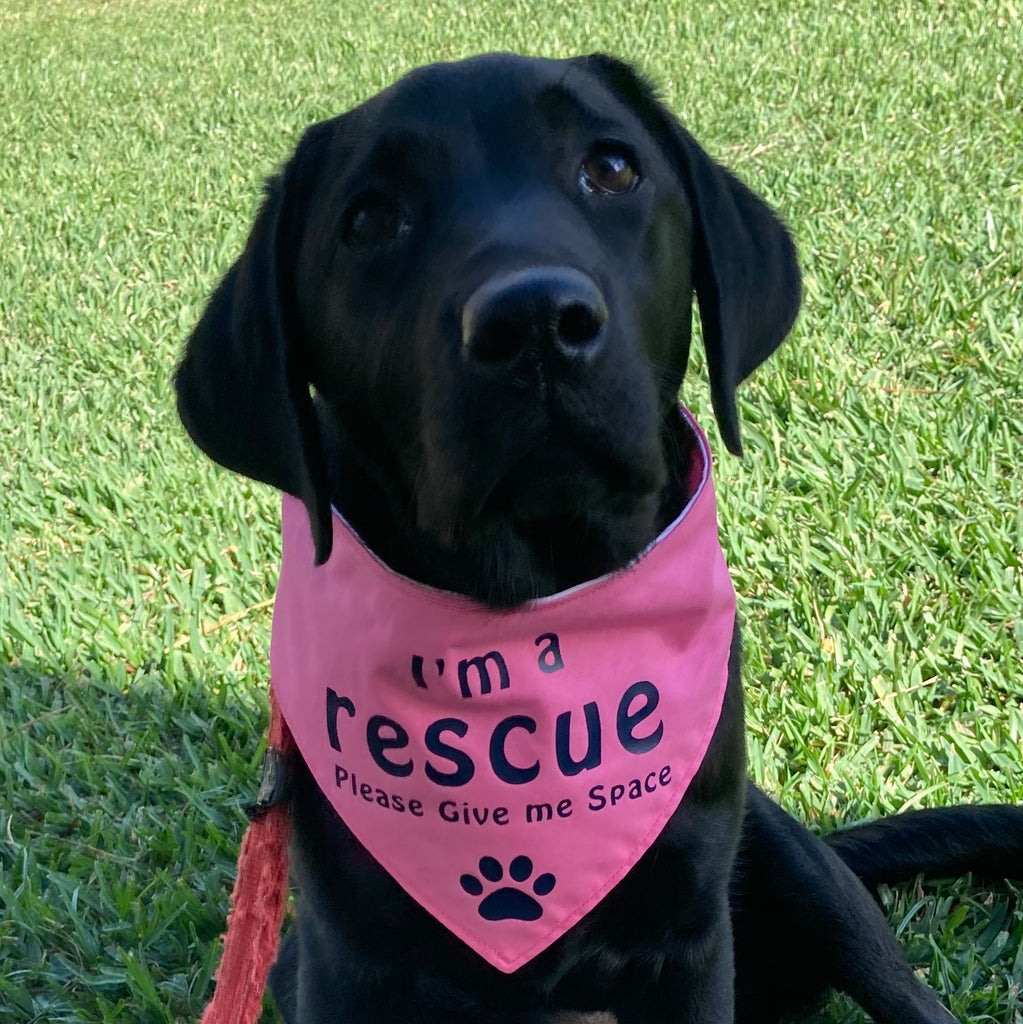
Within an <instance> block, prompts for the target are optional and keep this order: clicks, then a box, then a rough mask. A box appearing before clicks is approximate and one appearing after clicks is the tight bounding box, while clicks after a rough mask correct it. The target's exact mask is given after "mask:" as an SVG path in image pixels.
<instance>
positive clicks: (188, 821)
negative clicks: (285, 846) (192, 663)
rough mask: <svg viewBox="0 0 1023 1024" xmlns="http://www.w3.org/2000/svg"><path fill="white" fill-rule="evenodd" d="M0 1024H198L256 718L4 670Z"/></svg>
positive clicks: (193, 691)
mask: <svg viewBox="0 0 1023 1024" xmlns="http://www.w3.org/2000/svg"><path fill="white" fill-rule="evenodd" d="M0 707H2V708H3V712H2V716H0V778H2V779H3V787H4V794H5V795H4V799H3V801H2V805H0V949H2V950H3V957H2V959H3V962H4V967H3V970H2V971H0V1020H2V1021H4V1022H5V1024H6V1022H11V1024H14V1022H19V1024H20V1022H30V1021H47V1022H55V1021H75V1022H83V1024H84V1022H90V1024H91V1022H107V1021H113V1020H115V1019H116V1020H124V1019H126V1016H127V1019H131V1020H132V1021H135V1022H138V1024H157V1022H168V1024H170V1022H177V1021H191V1020H198V1018H199V1016H200V1014H201V1011H202V1007H203V1006H204V1004H205V1002H206V999H207V998H208V995H209V993H210V991H211V988H212V982H211V979H212V975H213V972H214V970H215V967H216V961H217V957H218V956H219V943H218V941H217V939H218V936H219V935H220V933H221V931H222V929H223V926H224V918H225V915H226V912H227V902H228V897H229V895H230V891H231V885H232V882H233V878H234V871H235V857H236V854H237V847H238V843H239V841H240V838H241V835H242V833H243V831H244V828H245V817H244V814H243V812H242V807H243V806H244V805H245V803H247V802H248V801H250V800H251V799H252V795H253V793H254V792H255V788H256V786H257V784H258V780H257V776H258V760H259V754H260V748H261V737H262V734H263V729H264V723H265V708H263V707H261V706H260V704H259V701H258V700H254V699H251V698H248V697H246V698H244V699H235V698H234V697H233V696H230V695H224V694H212V693H209V692H207V691H206V689H205V688H204V687H203V686H202V685H201V684H199V683H196V682H193V683H188V684H168V682H167V681H166V680H165V679H163V678H161V677H159V676H156V675H151V676H148V677H143V678H141V679H138V680H136V681H134V682H133V683H132V684H131V685H130V686H128V687H124V686H123V685H122V684H121V683H117V684H116V685H115V684H113V683H111V682H110V680H109V679H106V678H104V677H103V676H102V675H101V674H100V673H99V672H98V671H93V672H90V673H88V674H82V675H80V676H77V677H76V676H62V675H56V674H53V673H51V672H48V671H47V670H46V669H43V668H38V667H35V666H31V665H23V664H16V665H3V666H0Z"/></svg>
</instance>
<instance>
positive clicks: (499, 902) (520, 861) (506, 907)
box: [459, 856, 557, 921]
mask: <svg viewBox="0 0 1023 1024" xmlns="http://www.w3.org/2000/svg"><path fill="white" fill-rule="evenodd" d="M479 873H480V874H481V875H482V876H483V878H484V879H486V881H488V882H490V883H491V884H492V885H497V883H498V882H500V881H501V880H502V879H503V878H504V868H503V867H501V862H500V861H499V860H498V859H497V858H496V857H481V858H480V863H479ZM508 875H509V876H510V878H511V881H512V882H515V883H516V884H515V885H502V886H501V887H500V888H499V889H494V890H493V891H492V892H490V893H489V894H488V895H487V896H484V897H483V899H482V900H480V905H479V907H478V911H479V915H480V917H482V918H483V920H484V921H510V920H514V921H536V920H539V918H540V917H541V916H542V915H543V907H542V906H541V904H540V901H539V900H537V899H536V898H535V897H537V896H539V897H540V898H541V899H542V898H543V897H544V896H547V895H548V894H549V893H550V892H551V891H552V890H553V888H554V885H555V883H556V882H557V879H556V878H555V877H554V876H553V875H552V874H551V873H550V872H549V871H545V872H544V873H543V874H542V875H537V876H536V878H534V879H533V884H532V885H529V886H527V883H528V882H529V879H530V878H531V877H532V875H533V862H532V861H531V860H530V859H529V858H528V857H525V856H519V857H516V858H515V859H514V860H513V861H512V862H511V863H510V864H509V865H508ZM459 883H460V884H461V886H462V888H463V889H464V890H465V891H466V892H467V893H468V894H469V895H470V896H483V893H484V891H485V889H486V886H484V884H483V882H481V881H480V879H479V877H478V876H476V875H470V874H465V875H462V877H461V878H460V879H459ZM529 890H531V893H532V894H531V893H530V891H529Z"/></svg>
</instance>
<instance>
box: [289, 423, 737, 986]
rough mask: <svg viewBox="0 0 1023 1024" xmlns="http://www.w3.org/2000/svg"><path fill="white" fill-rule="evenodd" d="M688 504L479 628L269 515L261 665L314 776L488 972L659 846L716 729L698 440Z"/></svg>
mask: <svg viewBox="0 0 1023 1024" xmlns="http://www.w3.org/2000/svg"><path fill="white" fill-rule="evenodd" d="M683 414H684V417H685V420H686V422H687V423H688V424H689V425H690V426H691V428H692V430H693V431H694V433H695V434H696V436H697V438H698V440H699V445H698V452H699V457H698V458H697V459H695V460H694V461H695V463H696V465H694V467H693V480H692V488H691V489H692V490H693V492H694V493H693V497H692V498H691V499H690V501H689V503H688V504H687V505H686V507H685V508H684V509H683V510H682V512H681V513H680V514H679V516H678V518H677V519H676V520H675V521H674V522H673V523H672V524H671V525H670V526H669V527H668V528H667V529H666V530H665V531H664V532H663V533H662V534H661V536H660V537H658V538H657V540H656V541H655V542H654V543H653V544H652V545H651V546H650V547H649V548H648V549H647V550H646V551H645V552H644V553H643V554H642V555H641V556H640V557H639V558H638V559H637V560H636V561H635V562H634V563H633V564H632V565H631V566H630V567H628V568H627V569H623V570H621V571H620V572H616V573H612V574H611V575H608V576H604V577H602V578H601V579H597V580H593V581H591V582H589V583H584V584H581V585H580V586H577V587H574V588H572V589H571V590H566V591H564V592H562V593H559V594H554V595H552V596H551V597H547V598H543V599H541V600H538V601H534V602H532V603H530V604H528V605H526V606H525V607H523V608H520V609H516V610H515V611H513V612H498V611H494V610H492V609H488V608H486V607H484V606H482V605H479V604H477V603H475V602H473V601H470V600H469V599H467V598H464V597H461V596H458V595H455V594H450V593H446V592H443V591H439V590H435V589H432V588H430V587H426V586H423V585H422V584H419V583H416V582H414V581H412V580H410V579H407V578H406V577H404V576H400V575H398V574H397V573H395V572H393V571H392V570H391V569H389V568H387V567H386V566H385V565H383V563H381V562H380V561H379V560H378V559H377V558H376V556H375V555H373V553H372V552H371V551H369V550H368V549H367V548H366V547H365V546H364V545H363V544H362V542H361V541H360V540H359V538H358V536H356V534H355V533H354V532H353V530H352V529H351V527H350V526H348V524H347V523H346V522H345V521H344V520H343V519H342V518H341V517H340V516H338V515H335V516H334V547H333V552H332V554H331V556H330V559H329V561H328V562H327V563H326V564H325V565H323V566H320V567H318V568H317V567H316V566H315V565H314V552H313V546H312V539H311V535H310V530H309V521H308V518H307V516H306V512H305V509H304V508H303V506H302V504H301V503H300V502H299V501H298V500H297V499H295V498H291V497H285V499H284V523H283V531H284V551H283V561H282V565H281V576H280V583H279V585H278V589H277V602H276V608H275V610H274V622H273V643H272V647H271V654H270V662H271V675H272V678H273V687H274V691H275V693H276V695H277V700H278V702H279V704H280V707H281V710H282V712H283V714H284V718H285V720H286V722H287V723H288V726H289V728H290V730H291V732H292V735H293V736H294V738H295V741H296V743H297V744H298V748H299V750H300V751H301V753H302V756H303V758H304V759H305V761H306V763H307V764H308V766H309V768H310V770H311V771H312V773H313V776H314V777H315V778H316V781H317V782H318V784H319V785H320V787H321V788H322V790H323V792H324V793H325V794H326V795H327V797H328V798H329V799H330V802H331V803H332V804H333V805H334V808H335V809H336V810H337V812H338V814H339V815H341V817H342V818H343V819H344V821H345V823H346V824H347V826H348V827H349V828H350V829H351V830H352V832H354V833H355V835H356V836H357V837H358V839H359V841H360V842H361V843H362V844H363V845H364V846H365V847H366V849H367V850H369V852H370V853H371V854H372V855H373V856H374V857H375V858H376V859H377V860H378V861H379V862H380V864H381V865H383V867H384V868H386V870H387V871H388V872H390V874H391V875H392V876H393V877H394V878H395V879H396V880H397V881H398V882H399V883H400V884H401V885H402V887H403V888H404V889H405V890H406V891H407V892H408V893H409V894H410V895H411V896H413V897H414V898H415V899H416V900H417V901H418V902H419V903H420V904H422V906H424V907H425V908H426V909H427V910H428V911H429V912H430V913H431V914H433V916H434V917H436V918H437V919H438V920H439V921H441V922H442V923H443V924H444V925H445V926H446V927H447V928H449V929H450V930H451V931H452V932H454V933H455V935H457V936H459V938H461V939H462V940H463V941H464V942H466V943H467V944H468V945H469V946H471V947H472V948H473V949H474V950H476V952H477V953H479V954H480V955H481V956H482V957H485V958H486V959H487V960H488V961H489V962H490V963H491V964H493V965H494V966H495V967H497V968H499V969H500V970H502V971H506V972H510V971H514V970H516V969H517V968H518V967H521V966H522V965H523V964H524V963H526V962H527V961H529V960H530V959H532V958H533V957H534V956H536V955H537V954H538V953H540V952H541V951H542V950H543V949H545V948H546V947H547V946H549V945H550V944H551V943H552V942H553V941H554V940H555V939H557V938H558V937H559V936H560V935H562V934H564V933H565V932H566V931H567V930H568V929H569V928H570V927H571V926H572V925H573V924H575V922H576V921H578V920H579V919H580V918H581V917H582V916H583V915H584V914H585V913H587V911H589V910H591V909H592V908H593V907H594V906H596V904H597V903H599V902H600V900H601V899H602V898H603V897H604V896H605V895H607V893H608V892H609V891H610V890H611V888H612V887H613V886H614V885H616V884H617V883H618V882H619V881H620V880H621V879H622V878H623V877H624V876H625V874H626V873H627V872H628V871H629V869H630V868H631V867H632V866H633V864H635V863H636V861H637V860H638V859H639V858H640V856H641V855H642V854H643V852H644V851H645V850H646V849H647V848H648V847H649V846H650V845H651V843H652V842H653V841H654V840H655V839H656V837H657V835H658V833H659V832H660V831H661V829H662V827H663V826H664V824H665V822H666V821H667V820H668V818H669V817H670V816H671V814H672V812H673V811H674V810H675V808H676V807H677V806H678V804H679V801H680V800H681V799H682V797H683V795H684V794H685V792H686V788H687V787H688V785H689V783H690V782H691V781H692V778H693V776H694V775H695V774H696V771H697V769H698V768H699V766H700V763H701V761H702V760H703V756H704V754H705V752H706V750H707V745H708V744H709V743H710V739H711V735H712V734H713V732H714V727H715V725H716V724H717V721H718V716H719V715H720V713H721V703H722V700H723V698H724V692H725V684H726V681H727V676H728V655H729V648H730V642H731V636H732V624H733V618H734V615H735V594H734V592H733V590H732V584H731V580H730V578H729V575H728V570H727V568H726V566H725V560H724V557H723V555H722V553H721V548H720V546H719V544H718V536H717V518H716V508H715V502H714V491H713V487H712V484H711V479H710V452H709V450H708V448H707V440H706V438H705V437H704V436H703V434H702V432H700V430H699V428H698V427H697V426H696V424H695V422H694V421H693V419H692V417H691V416H690V414H689V413H688V412H686V411H685V410H683Z"/></svg>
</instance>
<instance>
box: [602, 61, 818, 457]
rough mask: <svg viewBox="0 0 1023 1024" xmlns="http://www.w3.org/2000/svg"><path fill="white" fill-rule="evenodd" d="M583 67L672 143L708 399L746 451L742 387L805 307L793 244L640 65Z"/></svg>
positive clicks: (732, 447)
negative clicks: (682, 192)
mask: <svg viewBox="0 0 1023 1024" xmlns="http://www.w3.org/2000/svg"><path fill="white" fill-rule="evenodd" d="M582 63H583V65H584V66H585V67H587V68H589V69H590V70H591V71H595V72H596V73H597V74H598V75H599V77H600V78H602V79H603V80H604V81H606V82H607V83H608V84H609V85H610V86H611V87H612V88H613V89H614V90H615V92H616V93H618V95H620V96H621V97H622V98H623V99H624V100H625V101H626V102H628V103H629V104H630V106H632V107H633V109H635V110H636V112H637V113H638V114H639V116H640V117H641V118H642V119H643V120H644V122H645V123H646V124H647V126H648V128H649V129H650V130H651V131H652V132H653V133H654V135H655V136H657V137H659V138H661V139H662V141H664V142H665V143H666V145H667V147H668V149H669V151H670V155H671V156H672V158H673V159H674V161H675V163H676V166H677V168H678V171H679V174H680V175H681V178H682V181H683V184H684V185H685V189H686V193H687V195H688V197H689V202H690V205H691V207H692V214H693V228H694V239H693V253H692V256H693V286H694V289H695V291H696V298H697V301H698V303H699V306H700V318H701V321H702V325H703V342H704V346H705V347H706V350H707V368H708V371H709V373H710V387H711V399H712V400H713V403H714V413H715V415H716V416H717V420H718V426H719V428H720V430H721V436H722V438H723V439H724V442H725V445H726V446H727V447H728V449H729V451H731V452H734V453H735V454H736V455H741V454H742V441H741V439H740V435H739V418H738V414H737V412H736V408H735V389H736V387H737V386H738V385H739V383H740V382H741V381H743V380H744V379H745V378H746V377H748V376H749V375H750V374H751V373H752V372H753V371H754V370H755V369H756V368H757V367H758V366H759V365H760V364H761V363H762V362H763V361H764V360H765V359H766V358H767V357H768V356H769V355H770V354H771V353H772V352H773V351H774V350H775V349H776V348H777V347H778V346H779V345H780V344H781V343H782V340H783V339H784V338H785V335H786V334H788V332H789V330H790V329H791V327H792V324H793V323H794V321H795V319H796V314H797V313H798V312H799V304H800V301H801V297H802V285H801V280H800V273H799V262H798V259H797V256H796V249H795V246H794V245H793V244H792V239H791V238H790V237H789V234H788V232H787V231H786V230H785V225H784V224H782V222H781V221H780V220H779V219H778V217H777V216H776V215H775V213H774V212H773V211H772V210H771V208H770V207H769V206H768V205H767V204H766V203H765V202H764V201H763V200H762V199H760V198H759V197H758V196H757V195H755V194H754V193H753V192H752V191H751V190H750V189H748V188H747V187H746V186H745V185H744V184H743V183H742V182H741V181H739V179H738V178H736V177H735V176H734V175H732V174H731V173H729V172H728V171H727V170H725V168H723V167H721V166H720V165H719V164H717V163H715V161H714V160H712V159H711V158H710V157H709V156H708V155H707V154H706V153H705V152H704V151H703V149H702V148H701V147H700V146H699V145H698V144H697V142H696V140H695V139H694V138H693V137H692V136H691V135H690V134H689V133H688V132H687V131H686V130H685V129H684V128H683V127H682V125H681V124H680V123H679V122H678V119H677V118H676V117H675V116H674V115H673V114H672V113H671V112H670V111H669V110H668V109H667V108H666V107H665V106H664V105H663V104H661V103H660V102H659V101H658V99H657V96H656V94H655V92H654V89H653V88H652V87H651V86H650V85H649V84H648V83H647V82H646V81H645V80H644V79H643V78H642V77H641V76H640V75H639V74H638V73H637V72H636V71H635V70H633V69H632V68H631V67H629V65H627V64H624V63H622V62H621V61H618V60H616V59H614V58H613V57H607V56H605V55H603V54H594V55H592V56H590V57H586V58H583V61H582Z"/></svg>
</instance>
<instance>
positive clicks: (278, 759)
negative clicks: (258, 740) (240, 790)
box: [245, 747, 291, 821]
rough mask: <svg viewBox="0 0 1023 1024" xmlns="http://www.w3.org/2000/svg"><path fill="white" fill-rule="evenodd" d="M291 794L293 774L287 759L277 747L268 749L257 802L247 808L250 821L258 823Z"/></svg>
mask: <svg viewBox="0 0 1023 1024" xmlns="http://www.w3.org/2000/svg"><path fill="white" fill-rule="evenodd" d="M290 792H291V773H290V772H289V771H288V761H287V758H286V757H285V756H284V754H282V753H281V752H280V750H278V749H277V747H267V748H266V753H265V754H264V755H263V767H262V770H261V773H260V780H259V793H258V794H257V795H256V802H255V803H254V804H250V805H249V806H248V807H246V808H245V813H246V814H247V815H248V817H249V820H250V821H258V820H259V819H260V818H262V817H263V815H264V814H266V812H267V811H269V810H270V808H271V807H275V806H276V805H277V804H279V803H283V801H285V800H287V799H288V796H289V794H290Z"/></svg>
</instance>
